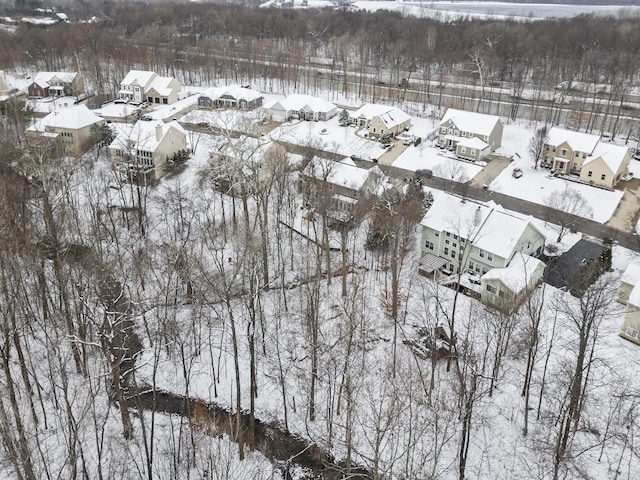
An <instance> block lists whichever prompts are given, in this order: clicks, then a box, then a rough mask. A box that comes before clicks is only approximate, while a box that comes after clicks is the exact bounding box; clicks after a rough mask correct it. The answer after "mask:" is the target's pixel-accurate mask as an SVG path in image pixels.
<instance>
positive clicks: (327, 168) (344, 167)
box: [304, 156, 371, 190]
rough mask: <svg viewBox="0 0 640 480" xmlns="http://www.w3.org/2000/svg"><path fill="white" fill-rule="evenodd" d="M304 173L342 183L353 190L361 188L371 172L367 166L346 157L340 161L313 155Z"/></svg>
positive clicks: (329, 181)
mask: <svg viewBox="0 0 640 480" xmlns="http://www.w3.org/2000/svg"><path fill="white" fill-rule="evenodd" d="M304 173H305V174H306V175H308V176H310V177H315V178H317V179H318V180H326V181H327V182H328V183H332V184H334V185H340V186H343V187H347V188H350V189H352V190H360V189H361V188H362V186H363V185H364V183H365V182H366V181H367V178H369V175H370V173H371V171H370V170H368V169H366V168H360V167H358V166H357V165H356V164H355V162H354V161H353V160H351V159H350V158H348V157H347V158H345V159H343V160H341V161H339V162H334V161H333V160H328V159H326V158H321V157H317V156H316V157H313V159H312V160H311V162H309V165H307V168H306V169H305V171H304Z"/></svg>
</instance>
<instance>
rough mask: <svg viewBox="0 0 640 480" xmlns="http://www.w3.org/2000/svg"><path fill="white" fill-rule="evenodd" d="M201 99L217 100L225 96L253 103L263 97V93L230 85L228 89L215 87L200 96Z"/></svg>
mask: <svg viewBox="0 0 640 480" xmlns="http://www.w3.org/2000/svg"><path fill="white" fill-rule="evenodd" d="M200 96H201V97H208V98H210V99H211V100H216V99H218V98H220V97H223V96H231V97H233V98H235V99H236V100H238V101H240V100H245V101H247V102H251V101H253V100H255V99H257V98H260V97H262V93H260V92H258V91H256V90H252V89H250V88H243V87H241V86H239V85H230V86H228V87H213V88H210V89H208V90H206V91H205V92H203V93H202V95H200Z"/></svg>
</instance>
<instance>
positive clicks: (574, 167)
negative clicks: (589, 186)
mask: <svg viewBox="0 0 640 480" xmlns="http://www.w3.org/2000/svg"><path fill="white" fill-rule="evenodd" d="M571 169H572V170H574V171H575V170H578V164H577V163H574V164H573V165H571Z"/></svg>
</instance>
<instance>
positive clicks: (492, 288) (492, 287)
mask: <svg viewBox="0 0 640 480" xmlns="http://www.w3.org/2000/svg"><path fill="white" fill-rule="evenodd" d="M485 288H486V289H487V292H489V293H493V294H494V295H495V294H496V291H497V290H498V289H497V288H496V287H494V286H493V285H489V284H488V283H487V285H486V287H485Z"/></svg>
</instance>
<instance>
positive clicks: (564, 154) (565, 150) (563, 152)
mask: <svg viewBox="0 0 640 480" xmlns="http://www.w3.org/2000/svg"><path fill="white" fill-rule="evenodd" d="M566 155H567V149H566V148H563V149H562V156H563V157H565V156H566Z"/></svg>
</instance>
